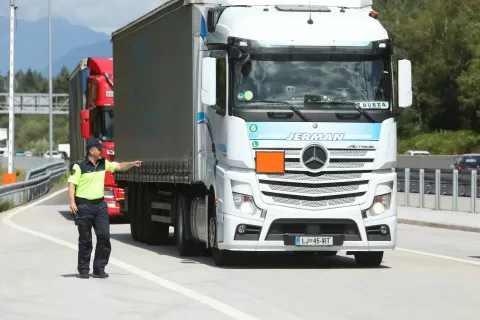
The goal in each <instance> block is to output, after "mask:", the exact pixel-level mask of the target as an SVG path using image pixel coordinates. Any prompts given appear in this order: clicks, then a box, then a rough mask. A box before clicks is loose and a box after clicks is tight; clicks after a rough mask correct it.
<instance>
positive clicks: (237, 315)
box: [2, 188, 258, 320]
mask: <svg viewBox="0 0 480 320" xmlns="http://www.w3.org/2000/svg"><path fill="white" fill-rule="evenodd" d="M65 191H67V189H66V188H64V189H62V190H59V191H57V192H55V193H53V194H51V195H49V196H47V197H45V198H42V199H40V200H39V201H35V202H32V203H30V204H28V205H26V206H24V207H19V208H16V209H13V210H12V211H11V212H9V213H7V214H6V215H5V216H4V217H3V219H2V220H3V223H5V224H6V225H8V226H9V227H12V228H14V229H17V230H20V231H23V232H26V233H29V234H32V235H35V236H37V237H40V238H43V239H46V240H49V241H52V242H55V243H58V244H60V245H62V246H64V247H67V248H70V249H72V250H78V246H77V245H76V244H73V243H70V242H67V241H64V240H61V239H58V238H55V237H52V236H49V235H47V234H44V233H41V232H38V231H35V230H31V229H28V228H25V227H22V226H19V225H17V224H15V223H14V222H13V221H12V220H11V219H12V218H13V217H15V216H16V215H17V214H19V213H21V212H23V211H25V210H27V209H30V208H31V207H34V206H36V205H38V204H41V203H43V202H45V201H47V200H49V199H51V198H54V197H56V196H58V195H59V194H61V193H63V192H65ZM110 263H111V264H113V265H115V266H117V267H119V268H122V269H124V270H126V271H129V272H130V273H132V274H135V275H137V276H139V277H142V278H144V279H146V280H149V281H151V282H153V283H156V284H158V285H160V286H162V287H164V288H167V289H170V290H172V291H175V292H177V293H180V294H183V295H184V296H187V297H189V298H191V299H193V300H196V301H198V302H200V303H203V304H204V305H206V306H208V307H210V308H212V309H214V310H217V311H219V312H221V313H223V314H225V315H227V316H230V317H231V318H233V319H238V320H258V318H255V317H253V316H251V315H249V314H246V313H244V312H242V311H240V310H237V309H235V308H233V307H230V306H228V305H226V304H224V303H222V302H220V301H218V300H215V299H213V298H210V297H208V296H205V295H203V294H201V293H198V292H196V291H193V290H190V289H187V288H185V287H182V286H181V285H178V284H176V283H173V282H171V281H168V280H165V279H163V278H160V277H159V276H156V275H154V274H152V273H150V272H147V271H145V270H142V269H140V268H137V267H135V266H132V265H131V264H128V263H126V262H123V261H121V260H118V259H115V258H110Z"/></svg>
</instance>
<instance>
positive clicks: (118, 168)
mask: <svg viewBox="0 0 480 320" xmlns="http://www.w3.org/2000/svg"><path fill="white" fill-rule="evenodd" d="M141 165H142V161H139V160H136V161H132V162H119V163H117V166H116V167H115V170H116V171H126V170H128V169H130V168H132V167H140V166H141Z"/></svg>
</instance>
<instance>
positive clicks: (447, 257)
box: [395, 248, 480, 266]
mask: <svg viewBox="0 0 480 320" xmlns="http://www.w3.org/2000/svg"><path fill="white" fill-rule="evenodd" d="M395 250H397V251H403V252H407V253H413V254H419V255H422V256H429V257H434V258H439V259H445V260H451V261H457V262H462V263H468V264H473V265H475V266H480V262H478V261H472V260H467V259H461V258H455V257H450V256H444V255H442V254H435V253H429V252H423V251H416V250H410V249H404V248H395Z"/></svg>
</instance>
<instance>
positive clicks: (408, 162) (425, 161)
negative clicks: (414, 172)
mask: <svg viewBox="0 0 480 320" xmlns="http://www.w3.org/2000/svg"><path fill="white" fill-rule="evenodd" d="M455 157H456V156H405V155H398V156H397V168H411V169H451V168H450V165H451V164H452V163H453V159H454V158H455Z"/></svg>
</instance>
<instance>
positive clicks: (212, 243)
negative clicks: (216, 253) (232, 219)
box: [208, 217, 217, 248]
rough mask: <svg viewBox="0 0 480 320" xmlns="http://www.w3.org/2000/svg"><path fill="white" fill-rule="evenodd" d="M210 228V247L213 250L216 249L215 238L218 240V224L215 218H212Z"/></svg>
mask: <svg viewBox="0 0 480 320" xmlns="http://www.w3.org/2000/svg"><path fill="white" fill-rule="evenodd" d="M209 224H210V227H209V228H208V229H209V231H210V232H209V238H208V240H209V242H210V247H211V248H215V244H216V243H215V238H216V231H217V230H216V223H215V218H214V217H211V218H210V222H209Z"/></svg>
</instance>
